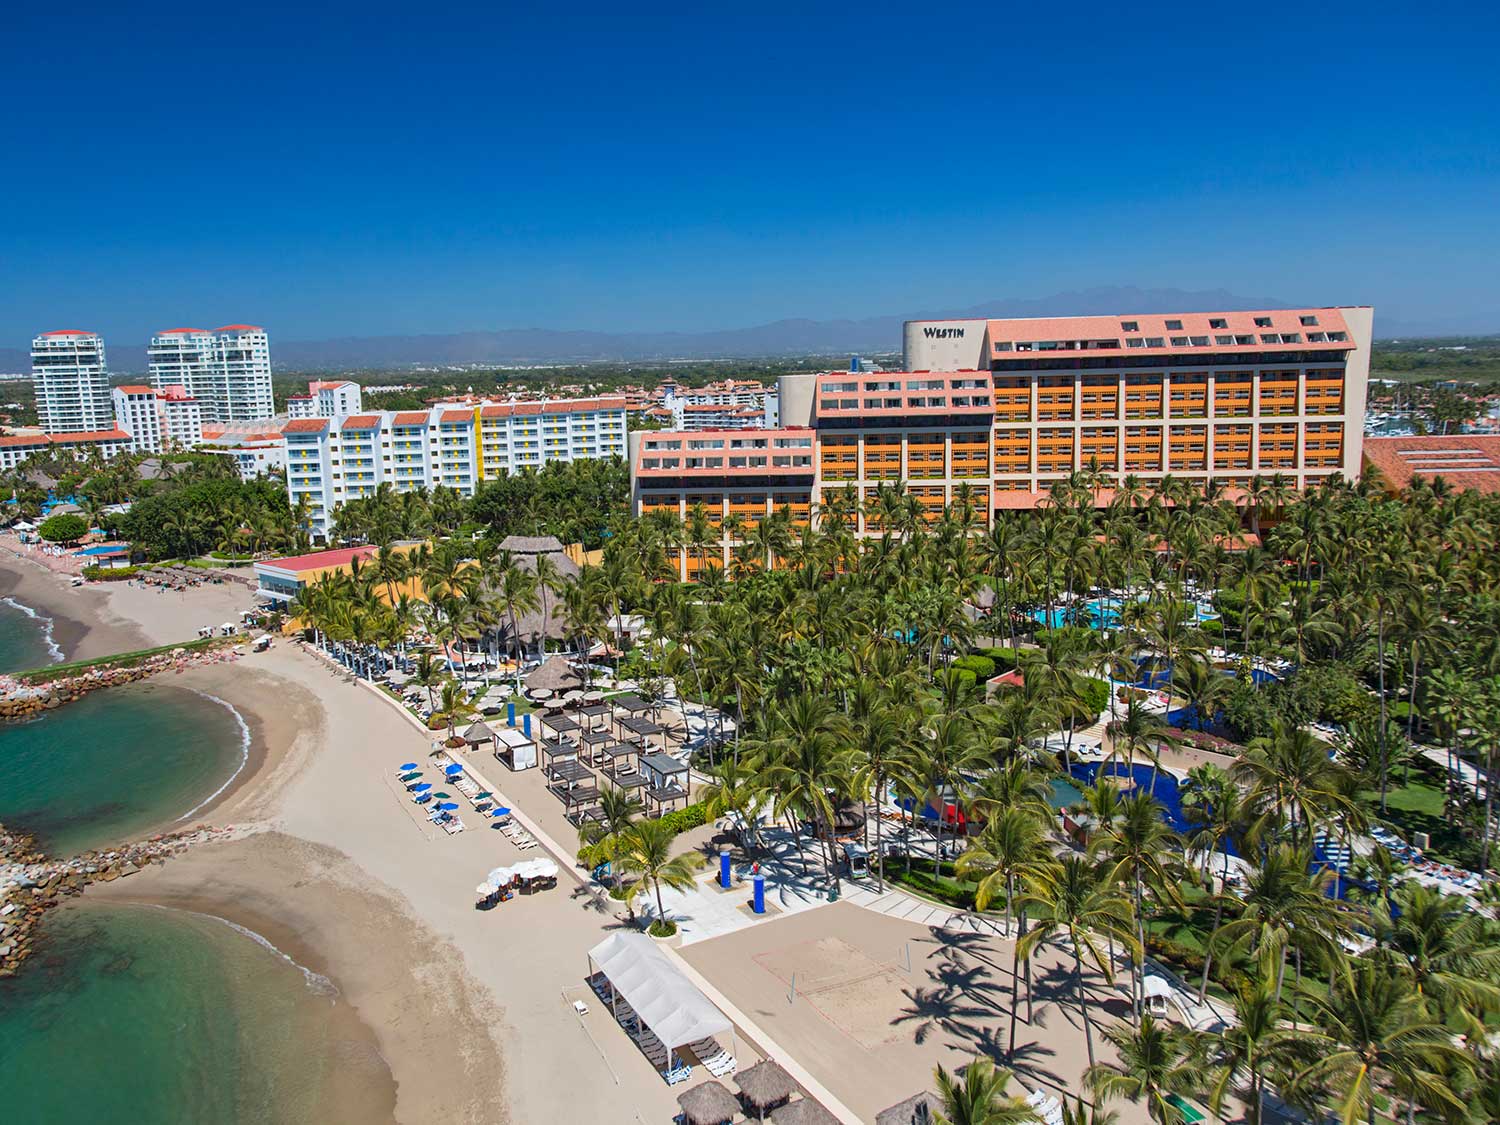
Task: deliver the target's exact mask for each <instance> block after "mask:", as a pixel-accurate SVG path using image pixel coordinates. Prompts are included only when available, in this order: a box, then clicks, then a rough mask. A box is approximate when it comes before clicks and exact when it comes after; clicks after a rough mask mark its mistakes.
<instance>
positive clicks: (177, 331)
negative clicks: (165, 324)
mask: <svg viewBox="0 0 1500 1125" xmlns="http://www.w3.org/2000/svg"><path fill="white" fill-rule="evenodd" d="M202 331H203V329H201V328H168V329H166V330H165V331H164V332H158V333H157V335H158V336H182V335H190V334H191V335H196V334H198V333H201V332H202Z"/></svg>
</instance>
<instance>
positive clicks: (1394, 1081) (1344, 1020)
mask: <svg viewBox="0 0 1500 1125" xmlns="http://www.w3.org/2000/svg"><path fill="white" fill-rule="evenodd" d="M1349 977H1350V980H1349V982H1348V985H1347V986H1346V987H1342V986H1341V987H1339V988H1335V989H1332V990H1331V991H1330V994H1329V995H1328V996H1327V997H1326V998H1324V997H1321V996H1315V997H1313V998H1312V999H1313V1004H1314V1007H1315V1009H1316V1014H1315V1016H1314V1020H1315V1023H1314V1026H1313V1027H1312V1028H1311V1029H1308V1030H1306V1031H1305V1032H1303V1034H1302V1035H1301V1036H1300V1038H1299V1041H1298V1046H1299V1049H1300V1051H1301V1052H1302V1053H1303V1057H1304V1058H1306V1059H1307V1060H1309V1061H1307V1062H1306V1064H1305V1065H1303V1066H1302V1067H1301V1068H1300V1069H1298V1070H1296V1071H1295V1073H1293V1074H1292V1075H1291V1078H1290V1081H1289V1082H1288V1088H1289V1090H1290V1091H1291V1092H1292V1093H1293V1094H1294V1095H1297V1096H1301V1097H1314V1098H1321V1097H1328V1098H1330V1099H1331V1100H1332V1102H1333V1105H1334V1110H1335V1112H1336V1113H1337V1114H1338V1116H1339V1119H1340V1121H1341V1122H1342V1123H1343V1125H1354V1123H1355V1122H1356V1121H1358V1120H1359V1119H1360V1118H1361V1117H1363V1118H1364V1119H1365V1121H1366V1122H1367V1125H1375V1108H1376V1101H1377V1098H1378V1096H1379V1092H1380V1090H1381V1089H1382V1088H1386V1089H1389V1090H1391V1091H1392V1092H1393V1093H1395V1094H1396V1095H1397V1096H1398V1097H1400V1098H1401V1099H1402V1100H1404V1101H1405V1102H1406V1117H1407V1120H1408V1122H1410V1121H1411V1120H1412V1118H1413V1116H1414V1113H1415V1109H1416V1107H1417V1106H1418V1105H1421V1106H1423V1107H1425V1108H1428V1109H1432V1110H1435V1111H1437V1112H1438V1113H1440V1114H1442V1115H1444V1116H1450V1117H1456V1116H1459V1115H1461V1114H1463V1113H1464V1109H1465V1107H1464V1104H1463V1102H1462V1101H1461V1100H1460V1099H1459V1097H1458V1095H1457V1094H1456V1093H1455V1092H1454V1090H1455V1085H1456V1082H1455V1077H1462V1076H1464V1075H1466V1074H1467V1073H1468V1072H1469V1071H1470V1070H1471V1069H1472V1064H1471V1062H1470V1059H1469V1056H1468V1055H1467V1054H1466V1053H1465V1052H1464V1051H1463V1050H1461V1049H1460V1048H1458V1047H1457V1046H1455V1045H1454V1043H1453V1035H1452V1032H1451V1031H1449V1029H1448V1028H1447V1027H1445V1026H1444V1025H1443V1024H1442V1023H1440V1022H1436V1021H1435V1020H1433V1019H1432V1017H1430V1016H1429V1015H1428V1014H1427V1011H1426V1009H1425V1007H1424V1006H1423V1005H1422V1003H1421V1001H1420V998H1419V997H1418V996H1417V994H1416V992H1415V991H1414V990H1413V988H1412V985H1411V982H1410V981H1409V980H1407V979H1406V978H1405V977H1403V976H1401V975H1400V974H1399V973H1397V972H1395V971H1394V970H1393V969H1392V968H1391V967H1390V966H1388V965H1383V964H1381V963H1379V962H1377V961H1372V960H1368V959H1365V958H1360V959H1356V960H1355V961H1353V962H1351V964H1350V967H1349Z"/></svg>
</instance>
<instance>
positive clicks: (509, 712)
mask: <svg viewBox="0 0 1500 1125" xmlns="http://www.w3.org/2000/svg"><path fill="white" fill-rule="evenodd" d="M505 725H506V726H508V727H513V726H515V725H516V705H515V704H514V703H507V704H506V705H505Z"/></svg>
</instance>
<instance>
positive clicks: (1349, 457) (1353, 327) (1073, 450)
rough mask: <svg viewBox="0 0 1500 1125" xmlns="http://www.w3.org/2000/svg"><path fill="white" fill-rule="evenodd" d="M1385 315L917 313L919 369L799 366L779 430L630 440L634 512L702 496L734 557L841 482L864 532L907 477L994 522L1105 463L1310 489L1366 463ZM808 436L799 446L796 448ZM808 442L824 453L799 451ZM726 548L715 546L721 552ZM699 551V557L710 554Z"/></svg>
mask: <svg viewBox="0 0 1500 1125" xmlns="http://www.w3.org/2000/svg"><path fill="white" fill-rule="evenodd" d="M1372 315H1373V314H1372V310H1370V309H1369V308H1317V309H1276V310H1267V311H1258V312H1226V313H1181V314H1161V315H1150V316H1147V315H1131V316H1119V317H1098V316H1087V317H1063V318H1057V319H1047V320H970V321H913V322H909V323H908V324H907V325H906V360H907V364H906V365H907V367H908V368H909V370H907V371H899V372H863V371H861V372H853V371H844V372H829V373H825V374H820V375H792V376H784V377H783V378H782V379H781V381H780V391H779V396H778V397H779V409H780V423H781V424H780V426H779V427H778V428H777V429H774V430H767V431H765V432H764V434H763V435H757V436H760V437H763V438H764V443H763V444H760V445H747V444H745V441H746V439H747V438H748V436H749V435H745V436H743V437H742V436H740V435H737V434H732V433H731V432H730V431H726V430H718V431H704V432H700V433H695V434H693V435H691V437H688V436H686V435H683V434H676V433H644V434H632V435H631V473H632V485H633V493H634V503H635V509H636V511H637V512H638V513H646V512H650V511H653V510H658V509H663V508H665V509H668V510H671V511H675V512H677V513H678V514H679V515H681V516H682V517H683V518H686V517H687V515H688V514H689V512H690V511H691V510H692V509H693V507H694V505H695V504H698V503H701V504H703V505H704V508H705V509H706V510H707V512H708V515H709V518H710V520H711V521H712V523H713V526H714V527H715V528H716V529H719V530H720V531H721V532H722V534H721V539H720V543H719V548H720V551H722V557H723V558H724V559H726V560H727V558H728V549H729V546H730V545H731V542H732V540H733V537H734V534H735V533H737V532H738V531H739V530H740V528H739V527H738V526H737V525H736V524H735V517H739V520H740V522H741V523H744V522H746V521H754V520H758V519H761V518H764V515H766V514H769V513H770V512H772V511H776V510H778V509H780V508H781V507H782V506H783V505H785V506H787V507H788V508H790V510H791V513H792V516H793V520H794V522H805V521H806V520H808V519H809V518H811V513H815V512H816V510H817V506H818V505H819V504H823V503H826V502H827V500H828V498H829V496H830V494H831V493H832V492H833V491H834V490H839V491H840V492H841V493H842V496H843V498H846V499H847V501H848V502H849V509H850V512H851V518H852V519H853V520H854V521H855V522H854V524H853V526H855V527H856V528H857V530H858V531H859V532H860V533H862V534H879V533H880V531H881V530H882V528H881V525H880V521H879V517H878V514H876V513H875V512H874V511H873V510H872V509H873V506H872V505H871V504H870V502H871V501H872V500H873V499H874V498H875V496H876V495H877V493H878V490H879V489H880V488H881V486H882V485H891V484H895V483H896V482H898V481H899V482H904V484H905V486H906V491H907V494H908V495H909V496H912V497H914V498H915V499H916V500H917V502H918V503H920V504H921V506H922V508H923V509H924V510H925V511H926V513H927V515H928V518H929V519H936V518H937V517H938V515H939V514H940V513H941V512H942V510H943V508H944V507H945V506H947V505H949V504H951V503H953V502H954V500H955V499H956V498H958V497H960V496H962V497H964V498H966V499H967V500H968V501H969V502H970V503H972V504H973V505H974V508H975V511H976V513H977V514H978V516H979V519H980V523H981V525H983V524H984V523H987V522H988V521H989V520H990V518H991V516H992V513H994V512H995V511H999V510H1006V509H1030V508H1033V507H1036V506H1037V505H1038V504H1039V503H1041V502H1042V500H1043V499H1044V497H1045V496H1046V495H1047V493H1048V490H1049V489H1050V488H1051V486H1052V485H1053V483H1054V482H1056V481H1059V480H1065V479H1067V477H1068V476H1069V475H1071V474H1072V473H1075V472H1078V471H1080V470H1084V469H1089V468H1095V469H1097V470H1098V471H1099V472H1100V473H1101V474H1102V477H1103V481H1104V485H1103V487H1101V488H1100V489H1098V490H1097V491H1096V494H1095V495H1096V497H1097V500H1098V502H1099V503H1106V502H1108V500H1109V499H1110V498H1111V497H1112V496H1113V493H1114V489H1113V485H1115V484H1117V483H1118V482H1119V481H1121V480H1123V479H1124V478H1127V477H1133V478H1135V479H1136V480H1138V481H1139V482H1140V483H1141V484H1142V485H1143V486H1145V487H1148V488H1149V487H1150V486H1152V485H1153V484H1156V483H1158V482H1160V481H1161V480H1162V479H1163V478H1165V477H1167V476H1171V477H1173V478H1177V479H1185V480H1187V481H1190V482H1193V483H1197V484H1202V483H1204V482H1206V481H1209V480H1214V481H1217V482H1219V483H1220V484H1222V485H1224V486H1226V488H1227V490H1228V494H1229V495H1230V496H1234V495H1235V494H1236V493H1237V491H1239V490H1242V489H1244V488H1245V487H1247V486H1248V485H1249V484H1250V482H1251V480H1252V479H1253V478H1254V477H1256V476H1263V477H1269V476H1272V475H1275V474H1281V475H1283V476H1284V477H1286V478H1287V479H1288V480H1290V481H1291V482H1292V483H1294V484H1295V485H1296V486H1297V487H1299V488H1305V487H1307V486H1309V485H1313V484H1316V483H1317V482H1319V481H1321V480H1323V479H1324V478H1326V477H1328V476H1331V475H1333V474H1334V473H1342V474H1343V475H1344V476H1345V477H1346V478H1348V479H1350V480H1353V479H1356V478H1357V477H1358V475H1359V471H1360V466H1361V447H1362V441H1363V421H1364V408H1365V385H1366V381H1367V379H1368V375H1369V355H1370V351H1369V349H1370V337H1371V325H1372ZM794 441H795V442H796V443H797V444H796V445H792V444H790V443H792V442H794ZM804 452H805V453H807V454H808V456H809V460H808V462H807V464H805V465H804V464H802V463H801V462H800V461H794V460H793V458H794V457H795V456H797V455H799V454H801V453H804ZM720 551H715V552H714V554H719V553H720ZM693 554H694V552H692V551H684V552H683V558H682V570H683V573H684V574H690V573H691V572H692V571H693V570H694V569H695V568H696V567H697V566H698V565H699V563H698V561H697V559H695V558H689V557H688V556H690V555H693Z"/></svg>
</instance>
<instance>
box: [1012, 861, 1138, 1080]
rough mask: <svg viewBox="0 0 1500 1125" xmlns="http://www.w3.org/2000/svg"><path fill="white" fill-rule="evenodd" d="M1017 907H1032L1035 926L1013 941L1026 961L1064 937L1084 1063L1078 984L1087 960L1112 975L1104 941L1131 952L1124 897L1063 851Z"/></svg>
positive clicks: (1082, 999) (1086, 1028)
mask: <svg viewBox="0 0 1500 1125" xmlns="http://www.w3.org/2000/svg"><path fill="white" fill-rule="evenodd" d="M1021 905H1022V909H1023V910H1026V911H1028V912H1030V911H1032V910H1035V912H1036V927H1035V928H1034V929H1032V930H1031V931H1030V932H1029V933H1027V934H1025V935H1024V936H1023V937H1021V938H1019V939H1018V940H1017V945H1018V952H1019V953H1020V956H1021V960H1023V961H1029V960H1030V959H1031V957H1032V955H1033V954H1034V953H1035V952H1036V950H1037V948H1038V947H1039V946H1041V945H1042V944H1043V943H1045V942H1048V941H1051V940H1054V939H1056V938H1059V937H1066V938H1067V941H1068V945H1069V947H1070V950H1071V952H1072V955H1073V995H1074V999H1075V1000H1076V1001H1077V1003H1078V1010H1079V1013H1080V1014H1081V1015H1082V1017H1083V1032H1084V1042H1085V1043H1086V1044H1087V1046H1088V1058H1089V1066H1093V1065H1094V1064H1095V1062H1096V1061H1097V1060H1096V1059H1095V1058H1094V1026H1093V1021H1092V1019H1091V1018H1090V1016H1089V1001H1088V993H1087V991H1086V990H1085V988H1084V983H1083V964H1084V961H1085V960H1087V961H1088V962H1089V963H1090V964H1092V965H1093V966H1094V967H1095V968H1096V969H1097V970H1098V971H1099V972H1100V973H1101V974H1102V975H1103V976H1104V978H1105V980H1106V981H1113V980H1114V966H1113V965H1112V964H1111V961H1110V956H1109V953H1108V951H1107V947H1106V944H1105V943H1106V942H1109V943H1110V944H1114V943H1118V944H1119V945H1121V946H1123V947H1124V948H1125V949H1126V950H1128V951H1131V952H1134V950H1135V947H1136V938H1135V934H1134V933H1132V932H1131V930H1132V927H1131V912H1130V900H1129V899H1127V898H1126V897H1125V896H1124V895H1122V894H1120V893H1119V892H1118V891H1117V890H1116V889H1115V888H1114V885H1113V884H1112V883H1110V882H1109V881H1107V880H1106V879H1105V878H1104V877H1103V876H1102V874H1101V872H1100V870H1099V868H1098V867H1096V866H1095V865H1094V864H1092V863H1090V862H1089V861H1088V860H1087V859H1085V858H1084V857H1083V856H1080V855H1066V856H1063V858H1062V859H1061V860H1060V861H1058V862H1057V863H1055V864H1049V865H1048V866H1047V867H1046V868H1044V869H1043V870H1041V871H1038V872H1036V873H1035V874H1033V875H1032V876H1031V877H1030V878H1029V879H1028V880H1027V891H1026V893H1025V894H1024V895H1022V897H1021Z"/></svg>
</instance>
